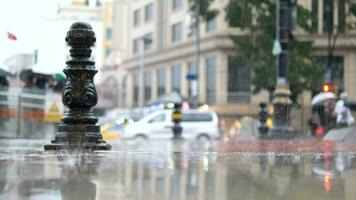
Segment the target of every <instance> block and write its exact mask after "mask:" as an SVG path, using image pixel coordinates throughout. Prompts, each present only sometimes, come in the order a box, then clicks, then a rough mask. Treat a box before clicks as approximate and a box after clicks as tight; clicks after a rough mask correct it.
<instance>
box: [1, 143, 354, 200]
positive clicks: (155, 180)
mask: <svg viewBox="0 0 356 200" xmlns="http://www.w3.org/2000/svg"><path fill="white" fill-rule="evenodd" d="M155 146H156V147H157V145H155ZM126 147H127V146H126ZM146 147H150V145H147V146H146ZM174 148H176V149H177V148H183V149H185V150H182V151H165V150H162V151H157V150H154V151H146V152H143V151H128V150H127V151H112V152H97V153H95V154H74V155H71V154H69V153H63V154H52V153H43V152H41V151H37V152H36V151H33V150H22V151H25V152H22V153H21V154H20V153H18V152H16V151H14V152H13V154H14V155H15V156H12V157H9V156H4V157H0V199H64V200H67V199H145V200H148V199H219V200H221V199H222V200H224V199H247V200H249V199H251V200H253V199H267V200H268V199H273V200H274V199H298V200H299V199H315V198H317V199H355V196H356V192H355V190H354V186H355V184H356V181H355V180H356V165H355V163H356V161H355V156H354V155H353V154H351V153H333V154H332V156H329V155H328V156H327V157H325V155H324V154H323V153H318V154H293V153H288V154H287V153H286V154H275V153H255V154H250V153H217V152H207V151H205V152H202V151H201V152H199V151H192V152H189V151H188V150H187V149H186V148H188V147H187V145H186V144H184V145H183V147H182V146H180V147H176V146H175V147H174ZM149 149H154V147H152V148H149ZM3 150H4V149H2V148H0V155H5V154H3V153H4V152H3ZM26 152H27V153H26Z"/></svg>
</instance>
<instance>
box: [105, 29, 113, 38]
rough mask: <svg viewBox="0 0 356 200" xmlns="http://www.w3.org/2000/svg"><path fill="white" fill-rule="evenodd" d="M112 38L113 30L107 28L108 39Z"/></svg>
mask: <svg viewBox="0 0 356 200" xmlns="http://www.w3.org/2000/svg"><path fill="white" fill-rule="evenodd" d="M111 38H112V28H106V39H111Z"/></svg>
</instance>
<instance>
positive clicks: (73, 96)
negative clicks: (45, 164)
mask: <svg viewBox="0 0 356 200" xmlns="http://www.w3.org/2000/svg"><path fill="white" fill-rule="evenodd" d="M65 40H66V42H67V44H68V45H69V46H70V47H71V48H70V50H69V52H70V56H71V59H70V60H68V61H67V62H66V64H67V67H66V68H65V69H64V70H63V72H64V73H65V74H66V76H67V80H66V83H65V87H64V90H63V94H62V101H63V104H64V105H65V106H66V107H68V110H67V111H65V113H64V115H63V117H62V119H61V121H62V123H61V124H60V125H59V127H58V132H57V134H56V137H55V139H54V140H52V143H51V144H48V145H45V150H59V149H67V148H69V149H72V148H80V149H91V150H109V149H111V146H110V145H108V144H107V143H106V142H105V141H104V140H103V139H102V136H101V134H100V126H97V125H96V123H97V122H98V118H97V117H96V116H95V115H94V114H93V112H92V107H94V106H95V105H96V104H97V102H98V95H97V92H96V89H95V85H94V81H93V78H94V75H95V74H96V73H97V72H98V71H97V70H96V69H95V66H94V65H95V62H93V61H91V60H89V59H90V56H91V52H92V50H91V47H92V46H93V45H94V43H95V40H96V39H95V33H94V31H93V29H92V28H91V26H90V25H89V24H87V23H82V22H77V23H74V24H72V26H71V27H70V30H69V31H68V32H67V37H66V39H65Z"/></svg>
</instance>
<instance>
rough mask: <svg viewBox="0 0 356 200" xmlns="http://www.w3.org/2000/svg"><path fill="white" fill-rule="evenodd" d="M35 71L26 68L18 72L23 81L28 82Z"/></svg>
mask: <svg viewBox="0 0 356 200" xmlns="http://www.w3.org/2000/svg"><path fill="white" fill-rule="evenodd" d="M34 74H35V73H33V71H32V69H26V70H22V71H21V72H20V79H21V80H22V81H23V82H26V83H27V82H30V81H31V80H32V78H33V76H34Z"/></svg>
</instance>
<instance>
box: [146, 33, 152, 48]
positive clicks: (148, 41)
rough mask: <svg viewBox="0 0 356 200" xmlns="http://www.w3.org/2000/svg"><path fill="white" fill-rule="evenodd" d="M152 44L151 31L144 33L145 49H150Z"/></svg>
mask: <svg viewBox="0 0 356 200" xmlns="http://www.w3.org/2000/svg"><path fill="white" fill-rule="evenodd" d="M152 44H153V37H152V33H149V34H147V35H145V51H146V50H149V49H151V48H152Z"/></svg>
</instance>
